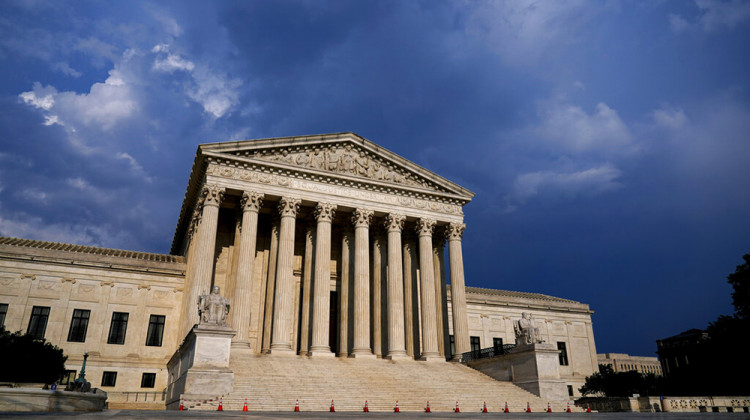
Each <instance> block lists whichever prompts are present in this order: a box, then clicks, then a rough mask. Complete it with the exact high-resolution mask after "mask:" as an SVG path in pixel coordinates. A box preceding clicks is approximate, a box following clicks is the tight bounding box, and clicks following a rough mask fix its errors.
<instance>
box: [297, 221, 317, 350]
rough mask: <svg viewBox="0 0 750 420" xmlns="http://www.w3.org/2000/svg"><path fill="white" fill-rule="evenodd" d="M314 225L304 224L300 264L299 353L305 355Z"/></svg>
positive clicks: (308, 334) (309, 312) (308, 336)
mask: <svg viewBox="0 0 750 420" xmlns="http://www.w3.org/2000/svg"><path fill="white" fill-rule="evenodd" d="M314 238H315V226H314V225H313V224H312V223H308V224H307V226H305V258H304V259H303V263H302V264H303V266H302V305H301V306H302V308H301V311H302V316H301V317H300V331H299V354H302V355H305V354H307V351H308V350H309V348H310V329H311V326H310V317H311V316H312V293H313V292H312V289H313V253H314V251H313V247H314V245H313V240H314Z"/></svg>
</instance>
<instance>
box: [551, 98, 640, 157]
mask: <svg viewBox="0 0 750 420" xmlns="http://www.w3.org/2000/svg"><path fill="white" fill-rule="evenodd" d="M541 118H542V123H541V126H540V127H538V128H537V129H536V133H537V134H538V135H539V136H540V137H541V138H542V139H544V140H546V141H547V142H550V143H552V144H556V145H559V146H562V147H563V149H565V150H566V151H568V152H587V151H602V152H625V151H629V150H631V149H632V135H631V133H630V130H629V129H628V127H627V125H625V123H624V122H623V121H622V119H621V118H620V116H619V115H618V114H617V111H615V110H614V109H612V108H610V107H609V106H607V104H605V103H601V102H600V103H599V104H597V105H596V110H595V111H594V112H593V113H591V114H588V113H587V112H586V111H585V110H583V109H582V108H581V107H579V106H576V105H572V104H560V103H554V104H551V105H548V106H546V107H545V108H544V109H543V111H542V113H541Z"/></svg>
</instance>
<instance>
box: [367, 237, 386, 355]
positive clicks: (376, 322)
mask: <svg viewBox="0 0 750 420" xmlns="http://www.w3.org/2000/svg"><path fill="white" fill-rule="evenodd" d="M372 230H373V240H372V276H371V277H370V284H371V286H372V287H371V288H370V289H371V292H372V295H371V298H372V299H371V302H370V305H371V306H370V308H371V311H370V312H371V313H372V320H371V322H370V325H371V326H372V352H373V353H374V354H375V356H377V357H382V356H383V323H382V319H383V313H382V312H383V301H382V300H383V249H384V248H385V243H384V242H385V241H384V238H383V235H382V234H381V232H380V230H379V229H377V228H374V229H372Z"/></svg>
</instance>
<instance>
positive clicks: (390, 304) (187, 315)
mask: <svg viewBox="0 0 750 420" xmlns="http://www.w3.org/2000/svg"><path fill="white" fill-rule="evenodd" d="M223 194H224V189H223V188H219V187H216V186H211V185H207V186H205V187H204V189H203V194H202V200H203V206H202V210H201V213H200V229H199V230H198V232H196V235H197V236H196V237H195V241H196V243H195V246H194V247H191V251H190V252H191V253H192V254H193V255H190V256H189V258H188V260H189V263H188V273H189V277H191V278H192V286H191V287H190V288H189V290H187V291H186V293H185V295H186V301H185V304H186V306H185V307H186V308H192V307H193V306H194V302H197V298H198V295H199V294H200V293H201V292H204V291H206V290H208V289H209V287H210V283H211V276H212V272H213V267H212V263H213V252H214V246H215V241H216V229H217V224H218V210H219V205H220V203H221V200H222V199H223ZM262 203H263V194H259V193H256V192H251V191H246V192H243V195H242V199H241V207H242V225H241V228H240V240H239V250H238V251H239V259H238V268H237V279H236V281H235V288H234V291H233V292H234V299H233V300H234V302H233V305H232V327H233V328H234V329H235V330H236V331H237V335H236V336H235V339H234V341H233V343H232V345H233V346H241V347H248V346H249V337H248V325H249V323H250V304H249V302H250V290H251V277H252V273H253V262H254V256H255V252H254V250H255V247H256V238H257V232H258V212H259V210H260V207H261V206H262ZM299 206H300V200H299V199H297V198H290V197H282V198H281V200H280V201H279V205H278V210H279V214H280V216H281V217H280V224H279V227H278V238H277V239H276V235H275V232H272V235H271V244H270V248H271V249H270V252H271V254H270V258H269V266H270V267H272V269H270V270H269V276H268V285H267V295H266V309H265V310H266V312H265V317H264V323H265V330H266V331H269V330H271V331H272V334H271V336H270V343H269V342H268V338H269V337H268V336H267V335H264V338H263V343H262V350H266V349H268V352H269V353H270V354H287V355H294V354H296V352H295V350H294V348H293V346H292V342H291V331H292V328H293V322H294V309H295V308H294V307H293V302H294V274H293V260H294V234H295V223H296V215H297V212H298V210H299ZM335 212H336V205H334V204H330V203H318V204H317V205H316V207H315V213H314V215H315V220H316V233H315V247H314V250H315V256H314V260H313V261H314V262H315V264H314V267H315V269H314V272H313V282H312V284H313V289H312V290H307V291H303V293H310V294H312V299H311V301H312V304H313V307H312V310H310V309H309V308H306V309H305V312H306V313H307V314H309V315H311V316H310V317H311V318H312V319H311V320H309V319H308V322H311V324H312V337H311V340H310V347H309V349H308V350H307V354H309V355H310V356H333V355H334V353H333V352H332V351H331V348H330V346H329V344H328V340H329V318H330V311H329V308H330V306H329V305H330V290H329V279H330V276H331V272H330V263H329V262H330V259H331V223H332V220H333V217H334V215H335ZM372 216H373V212H372V211H371V210H367V209H361V208H359V209H355V210H354V212H353V214H352V223H353V225H354V252H353V256H354V264H353V266H354V270H353V273H349V263H350V261H349V256H350V255H351V249H350V246H351V244H350V243H349V238H348V237H347V235H344V240H343V242H342V248H343V249H342V264H341V267H342V273H341V276H342V279H348V278H349V276H350V274H353V279H354V281H353V284H352V286H353V289H354V290H353V296H354V301H353V305H354V308H353V315H354V320H353V321H354V322H353V326H354V330H353V335H354V336H353V347H352V352H351V354H349V356H350V357H354V358H361V357H364V358H374V357H376V356H375V354H373V352H372V347H371V344H374V343H371V342H370V338H371V334H370V332H371V331H370V327H371V325H372V323H371V320H370V298H371V296H370V280H371V279H370V255H369V252H370V251H369V243H370V241H369V228H370V223H371V220H372ZM405 219H406V218H405V216H404V215H400V214H388V215H387V216H386V218H385V225H386V229H387V250H388V251H387V267H388V268H387V279H386V284H387V299H386V311H387V314H386V319H387V334H388V340H387V343H388V349H387V352H383V353H385V357H387V358H390V359H399V358H410V356H409V355H408V352H407V348H406V346H409V348H417V347H421V359H422V360H443V357H442V356H440V351H439V343H444V342H445V341H446V340H445V337H443V335H442V331H443V326H442V325H438V319H440V320H441V322H442V319H444V316H442V313H444V312H442V311H444V307H443V305H445V304H446V303H445V302H443V301H442V299H441V296H442V291H441V287H442V284H443V281H442V279H440V278H437V279H436V278H435V273H436V271H437V272H438V275H440V273H441V272H442V269H441V270H440V271H438V270H436V269H435V267H436V265H435V264H438V263H440V264H441V267H443V265H442V261H435V260H434V257H435V256H434V254H433V246H432V234H433V230H434V227H435V224H436V222H435V221H434V220H431V219H426V218H422V219H418V220H417V234H418V248H419V269H420V273H421V275H420V288H419V290H420V294H421V295H420V296H419V298H420V302H421V306H422V311H421V316H422V317H421V324H422V334H421V337H420V338H421V346H419V343H414V342H413V339H414V337H413V334H411V333H412V332H413V323H414V322H415V320H414V319H413V314H414V313H416V311H414V308H404V301H405V298H406V301H407V302H411V301H412V297H413V293H414V292H415V290H414V289H413V288H412V287H411V286H409V287H407V288H406V289H407V290H406V291H405V289H404V281H403V280H404V278H405V274H406V275H407V276H408V277H406V278H410V271H411V270H412V267H411V264H412V262H413V259H414V256H413V255H412V254H413V252H412V251H411V250H409V249H408V247H404V246H402V243H401V233H402V230H403V226H404V221H405ZM464 228H465V225H463V224H462V223H451V224H449V225H448V226H447V227H446V236H447V239H448V243H449V253H450V273H451V299H452V305H451V307H452V315H453V328H454V336H455V349H456V355H460V354H461V353H463V352H467V351H469V350H470V346H469V336H468V322H467V317H466V298H465V292H464V270H463V257H462V254H461V252H462V251H461V237H462V235H463V231H464ZM306 248H307V247H306ZM402 252H403V253H402ZM438 258H440V257H439V256H438ZM306 271H309V270H306ZM348 288H349V284H348V282H347V281H342V282H341V290H340V295H341V296H342V299H341V314H340V315H341V318H340V321H341V322H340V328H341V330H340V337H341V341H342V349H340V351H339V353H346V348H347V347H346V345H347V344H346V343H347V334H348V325H349V319H348V314H349V308H348V301H347V299H346V298H345V296H348V294H349V290H348ZM274 290H275V293H274ZM378 293H380V292H379V291H378ZM405 294H406V295H407V296H405ZM308 302H309V300H308ZM438 303H440V304H438ZM308 311H309V312H308ZM193 313H195V311H192V310H187V311H184V314H183V317H184V318H183V319H184V321H183V328H187V330H189V328H190V327H192V325H193V324H194V323H197V313H195V316H192V315H191V314H193ZM409 315H412V316H409ZM303 316H304V314H303ZM271 321H272V322H273V325H272V328H271V325H270V322H271ZM376 321H378V323H379V320H376ZM305 324H306V323H305ZM405 330H406V333H405ZM183 331H185V330H183ZM380 332H381V333H382V331H380ZM378 335H379V334H378ZM376 340H378V341H379V342H380V338H379V337H376ZM303 342H304V343H305V347H306V345H307V344H306V343H307V339H306V338H305V339H304V340H303ZM441 346H444V344H441ZM304 350H305V349H304V348H303V351H304Z"/></svg>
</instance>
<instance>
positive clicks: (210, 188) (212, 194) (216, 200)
mask: <svg viewBox="0 0 750 420" xmlns="http://www.w3.org/2000/svg"><path fill="white" fill-rule="evenodd" d="M201 199H202V200H203V205H204V206H216V207H219V204H221V202H222V200H224V188H222V187H219V186H218V185H204V186H203V191H201Z"/></svg>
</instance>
